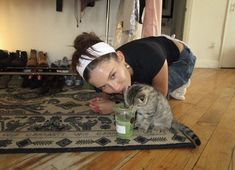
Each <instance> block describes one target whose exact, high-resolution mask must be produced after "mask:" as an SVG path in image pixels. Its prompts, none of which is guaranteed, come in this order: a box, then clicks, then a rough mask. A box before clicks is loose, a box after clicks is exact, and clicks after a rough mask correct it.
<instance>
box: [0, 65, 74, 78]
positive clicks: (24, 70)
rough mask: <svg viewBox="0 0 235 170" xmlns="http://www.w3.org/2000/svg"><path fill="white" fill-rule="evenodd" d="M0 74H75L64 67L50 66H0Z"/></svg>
mask: <svg viewBox="0 0 235 170" xmlns="http://www.w3.org/2000/svg"><path fill="white" fill-rule="evenodd" d="M0 75H61V76H69V75H71V76H72V75H73V76H76V75H77V74H76V73H74V72H71V71H70V70H69V69H66V68H50V67H4V68H0Z"/></svg>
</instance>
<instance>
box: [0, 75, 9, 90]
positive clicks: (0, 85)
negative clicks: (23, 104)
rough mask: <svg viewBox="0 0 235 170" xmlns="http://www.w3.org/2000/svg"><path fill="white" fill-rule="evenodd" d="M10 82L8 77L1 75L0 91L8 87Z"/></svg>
mask: <svg viewBox="0 0 235 170" xmlns="http://www.w3.org/2000/svg"><path fill="white" fill-rule="evenodd" d="M10 80H11V76H10V75H2V76H0V89H5V88H7V87H8V83H9V81H10Z"/></svg>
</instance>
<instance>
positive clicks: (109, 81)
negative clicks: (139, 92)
mask: <svg viewBox="0 0 235 170" xmlns="http://www.w3.org/2000/svg"><path fill="white" fill-rule="evenodd" d="M86 43H87V44H86ZM74 47H75V49H76V51H75V52H74V54H73V59H72V66H73V69H75V68H76V70H77V71H78V72H79V74H80V75H81V76H82V77H83V78H84V79H85V80H86V81H87V82H89V83H90V84H92V85H94V86H95V87H97V88H100V89H101V90H102V91H103V92H106V93H122V92H123V91H124V90H125V88H127V87H128V86H130V84H131V77H130V70H129V67H127V66H128V65H127V64H126V62H125V58H124V55H123V54H122V53H121V52H115V50H114V49H113V48H112V47H111V46H109V45H108V44H106V43H104V42H102V40H100V39H99V38H98V37H97V36H96V35H95V34H94V33H83V34H81V35H79V36H78V37H77V38H76V39H75V41H74Z"/></svg>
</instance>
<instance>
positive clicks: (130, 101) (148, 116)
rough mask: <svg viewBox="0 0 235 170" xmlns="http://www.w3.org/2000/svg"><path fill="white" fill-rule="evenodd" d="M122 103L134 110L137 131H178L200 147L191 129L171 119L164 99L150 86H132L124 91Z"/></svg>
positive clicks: (170, 113) (168, 107) (169, 110)
mask: <svg viewBox="0 0 235 170" xmlns="http://www.w3.org/2000/svg"><path fill="white" fill-rule="evenodd" d="M124 102H125V105H126V106H127V107H132V108H133V109H134V110H136V122H135V126H136V127H138V129H139V130H141V131H144V132H147V131H162V130H166V129H168V130H171V131H173V133H177V130H180V131H181V132H183V133H184V134H185V135H186V136H188V137H190V138H191V139H192V140H193V141H194V142H195V143H196V144H197V145H200V143H201V142H200V139H199V138H198V137H197V136H196V134H195V133H194V132H193V131H192V130H191V129H189V128H188V127H186V126H184V125H183V124H180V123H178V122H176V121H175V120H174V119H173V113H172V111H171V107H170V105H169V103H168V101H167V99H166V97H165V96H163V95H162V93H161V92H159V91H158V90H156V89H154V88H153V87H152V86H149V85H146V84H140V83H137V84H133V85H132V86H130V87H129V88H128V89H127V90H126V91H125V93H124Z"/></svg>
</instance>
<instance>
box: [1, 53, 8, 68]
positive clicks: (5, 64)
mask: <svg viewBox="0 0 235 170" xmlns="http://www.w3.org/2000/svg"><path fill="white" fill-rule="evenodd" d="M9 63H10V57H9V54H8V51H6V50H0V67H8V66H9Z"/></svg>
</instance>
